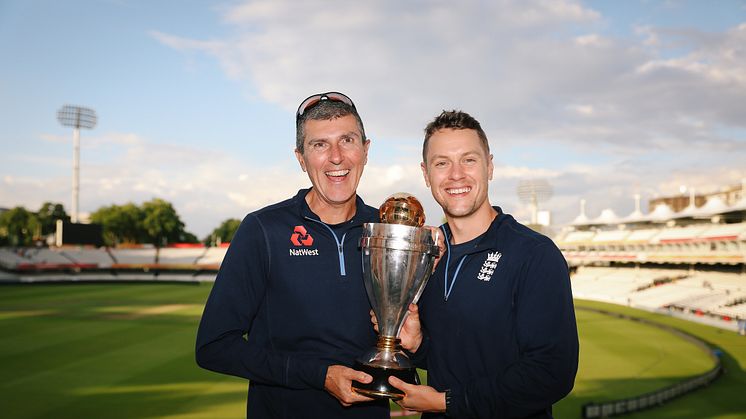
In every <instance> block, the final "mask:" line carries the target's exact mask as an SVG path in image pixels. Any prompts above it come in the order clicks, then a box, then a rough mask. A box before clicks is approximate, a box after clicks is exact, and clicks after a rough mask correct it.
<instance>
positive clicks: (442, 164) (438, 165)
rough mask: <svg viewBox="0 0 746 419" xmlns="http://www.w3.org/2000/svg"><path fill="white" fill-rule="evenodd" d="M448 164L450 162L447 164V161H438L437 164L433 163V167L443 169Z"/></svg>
mask: <svg viewBox="0 0 746 419" xmlns="http://www.w3.org/2000/svg"><path fill="white" fill-rule="evenodd" d="M447 164H448V162H446V161H445V160H438V161H436V162H435V163H433V166H434V167H438V168H441V167H446V165H447Z"/></svg>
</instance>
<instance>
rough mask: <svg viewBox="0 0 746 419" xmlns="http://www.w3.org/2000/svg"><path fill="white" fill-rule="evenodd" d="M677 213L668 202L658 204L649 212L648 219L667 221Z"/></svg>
mask: <svg viewBox="0 0 746 419" xmlns="http://www.w3.org/2000/svg"><path fill="white" fill-rule="evenodd" d="M674 214H675V213H674V212H673V210H672V209H671V207H669V206H668V205H666V204H658V205H657V206H656V207H655V209H654V210H653V212H651V213H650V214H648V219H649V220H650V221H659V222H665V221H668V220H670V219H671V217H673V215H674Z"/></svg>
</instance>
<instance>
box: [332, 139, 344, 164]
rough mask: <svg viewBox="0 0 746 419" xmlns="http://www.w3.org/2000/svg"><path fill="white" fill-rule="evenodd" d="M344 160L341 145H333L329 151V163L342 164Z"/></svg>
mask: <svg viewBox="0 0 746 419" xmlns="http://www.w3.org/2000/svg"><path fill="white" fill-rule="evenodd" d="M342 160H344V156H343V155H342V149H341V148H340V147H339V144H332V145H331V147H330V149H329V161H330V162H331V163H333V164H340V163H342Z"/></svg>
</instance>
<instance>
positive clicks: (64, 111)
mask: <svg viewBox="0 0 746 419" xmlns="http://www.w3.org/2000/svg"><path fill="white" fill-rule="evenodd" d="M57 120H58V121H60V124H62V125H64V126H66V127H73V203H72V206H73V208H72V214H71V215H70V220H71V221H72V222H74V223H77V222H78V199H79V197H78V195H79V194H80V129H81V128H87V129H91V128H93V127H95V126H96V111H94V110H93V109H88V108H84V107H81V106H72V105H65V106H63V107H62V108H60V110H59V111H57Z"/></svg>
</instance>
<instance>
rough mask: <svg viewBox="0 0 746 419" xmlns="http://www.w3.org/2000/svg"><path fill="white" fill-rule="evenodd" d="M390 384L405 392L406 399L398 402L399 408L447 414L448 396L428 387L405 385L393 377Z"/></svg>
mask: <svg viewBox="0 0 746 419" xmlns="http://www.w3.org/2000/svg"><path fill="white" fill-rule="evenodd" d="M389 384H391V385H392V386H394V387H396V388H398V389H399V390H401V391H403V392H404V398H403V399H401V400H398V401H396V404H398V405H399V406H401V407H403V408H405V409H409V410H414V411H417V412H445V411H446V394H445V393H440V392H438V390H436V389H434V388H432V387H428V386H418V385H414V384H409V383H405V382H404V381H402V380H400V379H398V378H396V377H394V376H391V377H389Z"/></svg>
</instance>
